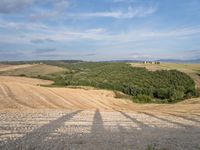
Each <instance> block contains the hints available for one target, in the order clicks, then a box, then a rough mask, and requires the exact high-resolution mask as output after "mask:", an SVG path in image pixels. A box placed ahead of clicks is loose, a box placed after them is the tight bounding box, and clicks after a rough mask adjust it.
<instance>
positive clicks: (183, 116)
mask: <svg viewBox="0 0 200 150" xmlns="http://www.w3.org/2000/svg"><path fill="white" fill-rule="evenodd" d="M163 113H165V114H168V115H171V116H175V117H179V118H182V119H185V120H188V121H193V122H196V123H200V121H199V120H197V119H195V118H191V117H188V116H185V115H179V114H174V113H173V114H172V113H167V112H163Z"/></svg>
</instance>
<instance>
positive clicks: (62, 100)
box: [0, 76, 200, 150]
mask: <svg viewBox="0 0 200 150" xmlns="http://www.w3.org/2000/svg"><path fill="white" fill-rule="evenodd" d="M51 83H52V82H51V81H45V80H39V79H30V78H24V77H7V76H1V77H0V150H1V149H2V150H30V149H34V150H38V149H42V150H45V149H53V150H61V149H92V150H93V149H99V150H102V149H120V150H121V149H142V150H143V149H144V150H147V149H153V148H155V149H167V150H168V149H169V150H177V149H178V150H184V149H185V150H188V149H200V140H199V139H200V99H190V100H186V101H183V102H181V103H177V104H171V105H166V104H165V105H159V104H144V105H141V104H134V103H132V102H130V101H128V100H124V99H116V98H115V94H114V93H113V92H112V91H106V90H96V89H87V88H86V89H73V88H49V87H41V86H39V85H41V84H43V85H44V84H51Z"/></svg>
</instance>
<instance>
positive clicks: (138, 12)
mask: <svg viewBox="0 0 200 150" xmlns="http://www.w3.org/2000/svg"><path fill="white" fill-rule="evenodd" d="M156 10H157V9H156V8H155V7H147V8H146V7H129V8H128V11H122V10H117V11H105V12H91V13H73V14H70V13H69V14H68V15H67V16H68V17H75V18H91V17H110V18H116V19H130V18H135V17H145V16H147V15H151V14H153V13H155V12H156Z"/></svg>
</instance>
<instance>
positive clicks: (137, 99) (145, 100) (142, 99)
mask: <svg viewBox="0 0 200 150" xmlns="http://www.w3.org/2000/svg"><path fill="white" fill-rule="evenodd" d="M133 101H134V102H138V103H151V102H153V100H152V98H151V97H150V96H147V95H141V94H139V95H137V96H136V97H133Z"/></svg>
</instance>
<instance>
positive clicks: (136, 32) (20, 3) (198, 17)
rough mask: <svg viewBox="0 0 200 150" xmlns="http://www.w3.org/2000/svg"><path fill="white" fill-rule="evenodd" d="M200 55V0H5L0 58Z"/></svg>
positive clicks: (0, 11)
mask: <svg viewBox="0 0 200 150" xmlns="http://www.w3.org/2000/svg"><path fill="white" fill-rule="evenodd" d="M159 58H166V59H167V58H171V59H197V58H200V0H0V60H1V61H4V60H38V59H82V60H94V61H95V60H116V59H159Z"/></svg>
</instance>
